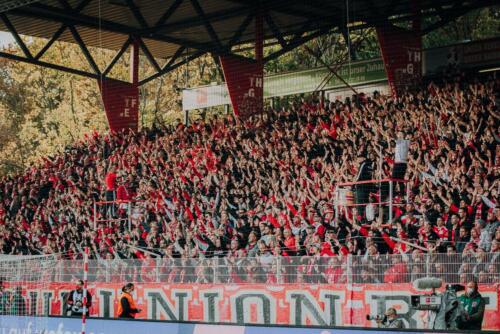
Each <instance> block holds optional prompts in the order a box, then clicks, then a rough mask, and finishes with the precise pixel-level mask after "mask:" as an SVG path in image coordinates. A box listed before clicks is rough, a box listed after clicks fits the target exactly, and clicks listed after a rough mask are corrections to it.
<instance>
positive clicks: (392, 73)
mask: <svg viewBox="0 0 500 334" xmlns="http://www.w3.org/2000/svg"><path fill="white" fill-rule="evenodd" d="M376 29H377V36H378V41H379V43H380V49H381V50H382V57H383V59H384V65H385V71H386V73H387V79H388V81H389V86H390V87H391V92H392V95H393V96H397V95H398V94H399V93H401V92H402V91H404V90H405V89H406V88H410V87H414V86H416V85H417V84H418V83H419V82H420V81H421V79H422V38H421V37H420V36H419V35H418V34H417V33H415V32H413V31H410V30H406V29H402V28H399V27H396V26H393V25H387V26H381V27H377V28H376Z"/></svg>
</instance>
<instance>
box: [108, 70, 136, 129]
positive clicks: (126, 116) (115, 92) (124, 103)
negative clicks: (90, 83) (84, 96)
mask: <svg viewBox="0 0 500 334" xmlns="http://www.w3.org/2000/svg"><path fill="white" fill-rule="evenodd" d="M98 82H99V89H100V90H101V96H102V101H103V103H104V109H105V110H106V117H107V118H108V124H109V128H110V130H111V131H120V130H123V129H131V130H133V131H137V130H138V127H139V88H138V87H137V85H134V84H131V83H128V82H124V81H120V80H114V79H106V78H105V79H102V80H98Z"/></svg>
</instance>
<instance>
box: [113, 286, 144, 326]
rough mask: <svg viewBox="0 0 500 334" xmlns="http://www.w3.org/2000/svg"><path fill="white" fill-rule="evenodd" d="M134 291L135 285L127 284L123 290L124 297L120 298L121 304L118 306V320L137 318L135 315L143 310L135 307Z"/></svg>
mask: <svg viewBox="0 0 500 334" xmlns="http://www.w3.org/2000/svg"><path fill="white" fill-rule="evenodd" d="M133 291H134V284H133V283H127V284H126V285H125V286H124V287H123V288H122V295H121V296H120V303H119V304H118V312H117V313H118V318H132V319H133V318H135V315H136V314H137V313H139V312H141V310H139V309H138V308H137V307H136V306H135V302H134V298H133V297H132V292H133Z"/></svg>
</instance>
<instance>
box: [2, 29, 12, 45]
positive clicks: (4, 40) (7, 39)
mask: <svg viewBox="0 0 500 334" xmlns="http://www.w3.org/2000/svg"><path fill="white" fill-rule="evenodd" d="M12 42H14V38H12V35H11V34H10V33H8V32H3V31H0V48H1V47H3V46H5V45H7V44H9V43H12Z"/></svg>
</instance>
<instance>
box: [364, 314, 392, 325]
mask: <svg viewBox="0 0 500 334" xmlns="http://www.w3.org/2000/svg"><path fill="white" fill-rule="evenodd" d="M366 320H369V321H370V320H375V321H382V323H386V322H387V316H386V315H385V314H382V315H381V314H377V315H369V314H367V315H366Z"/></svg>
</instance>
